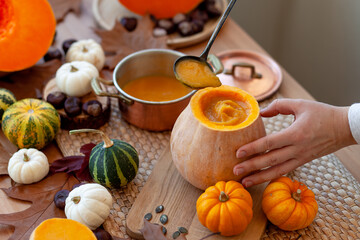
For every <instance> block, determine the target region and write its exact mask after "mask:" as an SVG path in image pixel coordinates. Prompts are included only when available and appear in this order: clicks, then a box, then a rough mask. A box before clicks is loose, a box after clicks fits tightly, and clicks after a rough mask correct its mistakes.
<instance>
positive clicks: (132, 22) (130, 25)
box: [120, 17, 137, 32]
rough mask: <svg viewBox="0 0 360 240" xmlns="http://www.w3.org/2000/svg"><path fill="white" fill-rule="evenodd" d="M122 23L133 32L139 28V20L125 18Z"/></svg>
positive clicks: (121, 20)
mask: <svg viewBox="0 0 360 240" xmlns="http://www.w3.org/2000/svg"><path fill="white" fill-rule="evenodd" d="M120 23H121V25H123V27H124V28H125V29H126V30H128V31H129V32H132V31H134V30H135V28H136V26H137V19H136V18H134V17H123V18H122V19H120Z"/></svg>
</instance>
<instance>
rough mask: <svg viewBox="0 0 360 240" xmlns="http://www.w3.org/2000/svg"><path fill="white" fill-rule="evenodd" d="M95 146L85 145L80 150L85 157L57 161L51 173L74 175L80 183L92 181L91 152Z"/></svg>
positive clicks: (52, 165) (51, 168) (51, 167)
mask: <svg viewBox="0 0 360 240" xmlns="http://www.w3.org/2000/svg"><path fill="white" fill-rule="evenodd" d="M95 146H96V145H95V144H93V143H88V144H85V145H83V146H82V147H81V148H80V152H81V153H82V154H84V156H68V157H63V158H60V159H58V160H55V161H54V162H53V163H52V164H51V166H50V172H52V173H58V172H66V173H74V174H75V176H76V178H77V179H78V180H80V181H88V182H89V181H92V178H91V176H90V172H89V158H90V153H91V150H92V149H93V147H95Z"/></svg>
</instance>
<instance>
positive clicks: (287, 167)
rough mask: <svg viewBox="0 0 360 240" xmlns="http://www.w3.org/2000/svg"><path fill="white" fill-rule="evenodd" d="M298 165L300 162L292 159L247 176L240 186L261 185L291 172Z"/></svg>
mask: <svg viewBox="0 0 360 240" xmlns="http://www.w3.org/2000/svg"><path fill="white" fill-rule="evenodd" d="M300 165H301V163H300V161H299V160H298V159H295V158H294V159H291V160H289V161H286V162H284V163H281V164H279V165H276V166H273V167H270V168H267V169H265V170H262V171H259V172H257V173H255V174H253V175H249V176H247V177H245V178H243V179H242V180H241V184H243V185H244V186H245V187H251V186H253V185H256V184H261V183H264V182H267V181H270V180H272V179H275V178H278V177H281V176H283V175H284V174H286V173H288V172H291V171H292V170H294V169H295V168H297V167H299V166H300Z"/></svg>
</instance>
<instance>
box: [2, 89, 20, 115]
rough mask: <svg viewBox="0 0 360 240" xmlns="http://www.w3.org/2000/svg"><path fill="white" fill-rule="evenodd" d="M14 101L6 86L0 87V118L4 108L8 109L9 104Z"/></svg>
mask: <svg viewBox="0 0 360 240" xmlns="http://www.w3.org/2000/svg"><path fill="white" fill-rule="evenodd" d="M14 102H16V98H15V96H14V94H13V93H12V92H11V91H10V90H8V89H6V88H0V119H1V118H2V116H3V114H4V112H5V110H6V109H8V107H10V105H11V104H13V103H14Z"/></svg>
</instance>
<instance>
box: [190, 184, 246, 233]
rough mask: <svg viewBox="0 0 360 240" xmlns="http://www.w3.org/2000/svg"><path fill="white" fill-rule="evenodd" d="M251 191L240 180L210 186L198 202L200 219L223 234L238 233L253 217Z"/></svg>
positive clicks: (206, 225) (202, 222)
mask: <svg viewBox="0 0 360 240" xmlns="http://www.w3.org/2000/svg"><path fill="white" fill-rule="evenodd" d="M252 207H253V200H252V198H251V195H250V193H249V192H248V191H247V190H246V189H245V188H244V187H243V186H242V185H241V184H240V183H238V182H235V181H228V182H224V181H220V182H217V183H216V184H215V185H214V186H210V187H208V188H207V189H206V191H205V192H204V193H203V194H201V195H200V197H199V198H198V200H197V202H196V211H197V214H198V218H199V221H200V223H201V224H202V225H204V226H205V227H207V228H208V229H209V230H210V231H212V232H215V233H216V232H220V234H221V235H223V236H233V235H238V234H240V233H241V232H243V231H244V230H245V229H246V227H247V226H248V225H249V223H250V221H251V219H252V217H253V210H252Z"/></svg>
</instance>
